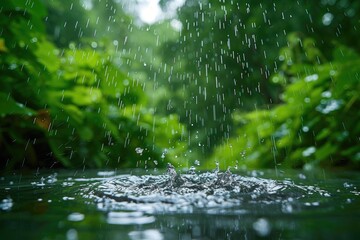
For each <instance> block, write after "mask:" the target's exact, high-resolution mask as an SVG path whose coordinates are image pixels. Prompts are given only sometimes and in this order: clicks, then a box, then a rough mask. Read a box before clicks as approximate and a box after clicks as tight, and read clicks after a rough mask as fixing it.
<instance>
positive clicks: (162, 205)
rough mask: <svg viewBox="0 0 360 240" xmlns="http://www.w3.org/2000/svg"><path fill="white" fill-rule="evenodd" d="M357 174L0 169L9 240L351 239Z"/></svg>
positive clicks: (0, 220) (0, 201) (1, 214)
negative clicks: (5, 172)
mask: <svg viewBox="0 0 360 240" xmlns="http://www.w3.org/2000/svg"><path fill="white" fill-rule="evenodd" d="M359 180H360V178H359V177H358V175H357V174H350V173H349V174H346V173H344V174H343V175H330V174H325V173H323V172H321V173H315V172H291V173H289V174H288V175H286V174H285V173H283V174H282V175H281V176H276V175H275V174H274V173H273V172H261V171H254V172H248V173H247V172H234V173H232V172H230V171H229V170H228V171H225V172H221V171H219V170H218V169H215V170H214V171H212V172H203V173H196V172H195V171H194V169H192V170H191V171H190V172H184V173H182V174H180V173H179V170H176V169H174V168H173V167H172V166H171V165H169V167H168V171H167V173H164V174H159V173H156V174H155V173H154V172H153V173H151V172H139V171H138V173H136V174H135V173H131V174H129V172H127V173H125V172H116V171H98V172H91V171H89V172H81V173H80V172H60V173H52V174H35V175H22V174H13V175H10V176H4V177H1V178H0V188H1V191H0V233H1V234H2V236H4V238H9V239H11V238H12V239H14V238H16V239H21V238H22V239H24V238H26V239H44V238H49V239H55V238H60V239H92V238H109V239H244V238H248V239H249V238H250V239H251V238H258V237H260V238H261V237H267V238H279V237H282V238H309V237H313V236H317V237H319V238H337V237H341V238H354V237H355V236H358V234H359V233H360V230H359V228H355V227H354V225H355V224H354V223H357V222H358V220H359V218H360V213H359V209H360V208H359V206H360V204H359V202H360V201H359V186H360V185H359V182H360V181H359ZM20 230H21V231H20ZM94 236H96V237H94Z"/></svg>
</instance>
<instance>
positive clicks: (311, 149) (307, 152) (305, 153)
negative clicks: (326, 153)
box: [302, 146, 316, 157]
mask: <svg viewBox="0 0 360 240" xmlns="http://www.w3.org/2000/svg"><path fill="white" fill-rule="evenodd" d="M315 152H316V148H315V147H314V146H311V147H308V148H307V149H305V150H304V151H303V152H302V155H303V156H304V157H309V156H311V155H312V154H313V153H315Z"/></svg>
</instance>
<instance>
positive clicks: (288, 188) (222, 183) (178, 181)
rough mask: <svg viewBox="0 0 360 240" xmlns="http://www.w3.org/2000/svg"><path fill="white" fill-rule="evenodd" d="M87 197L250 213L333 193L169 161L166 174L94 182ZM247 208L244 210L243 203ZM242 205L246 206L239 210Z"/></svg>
mask: <svg viewBox="0 0 360 240" xmlns="http://www.w3.org/2000/svg"><path fill="white" fill-rule="evenodd" d="M85 192H86V193H87V194H85V196H86V197H87V198H91V199H94V200H95V201H96V203H97V206H98V208H99V209H100V210H104V211H113V210H121V211H140V212H144V213H148V214H150V213H151V214H153V213H161V212H177V213H192V212H196V211H204V210H205V211H206V212H209V211H217V210H221V211H222V213H223V212H224V211H227V210H228V211H229V212H230V211H232V212H234V208H236V209H237V211H245V212H246V210H245V209H248V207H246V206H249V205H253V204H272V203H278V202H279V201H280V202H283V206H282V211H283V212H292V211H294V209H296V200H297V199H300V198H302V197H304V196H306V195H309V194H319V196H322V197H329V196H330V194H329V193H327V192H326V191H324V190H322V189H320V188H318V187H314V186H301V185H296V184H294V183H293V182H292V181H289V180H282V181H277V180H269V179H262V178H258V177H245V176H240V175H237V174H233V173H231V172H230V169H228V170H227V171H225V172H221V171H219V169H218V167H217V168H216V169H215V170H214V171H213V172H205V173H200V174H196V173H195V172H194V171H190V173H186V174H178V173H177V172H176V169H175V168H174V166H172V165H171V164H168V167H167V174H163V175H143V176H134V175H121V176H116V177H113V178H111V179H106V180H104V181H101V182H96V183H93V184H90V185H89V186H87V188H86V189H85ZM242 206H243V207H244V209H242V210H241V207H242ZM239 207H240V209H239Z"/></svg>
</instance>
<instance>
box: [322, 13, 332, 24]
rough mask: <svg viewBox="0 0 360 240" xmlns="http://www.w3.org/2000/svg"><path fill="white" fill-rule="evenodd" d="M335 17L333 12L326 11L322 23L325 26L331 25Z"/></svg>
mask: <svg viewBox="0 0 360 240" xmlns="http://www.w3.org/2000/svg"><path fill="white" fill-rule="evenodd" d="M333 19H334V15H333V14H331V13H325V14H324V16H323V17H322V23H323V24H324V25H325V26H329V25H330V24H331V22H332V20H333Z"/></svg>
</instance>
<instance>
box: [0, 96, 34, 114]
mask: <svg viewBox="0 0 360 240" xmlns="http://www.w3.org/2000/svg"><path fill="white" fill-rule="evenodd" d="M14 114H20V115H27V116H33V115H35V114H36V112H35V111H34V110H32V109H30V108H27V107H25V106H24V105H23V104H21V103H18V102H16V101H15V100H14V99H13V98H12V97H11V96H10V95H9V94H6V93H2V92H0V116H1V117H3V116H6V115H14Z"/></svg>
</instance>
